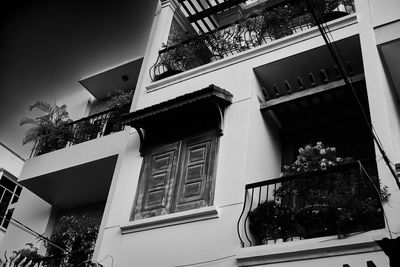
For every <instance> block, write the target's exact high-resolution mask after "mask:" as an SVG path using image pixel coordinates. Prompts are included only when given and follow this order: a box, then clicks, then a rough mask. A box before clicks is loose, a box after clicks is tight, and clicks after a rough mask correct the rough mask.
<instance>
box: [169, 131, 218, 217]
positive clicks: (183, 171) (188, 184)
mask: <svg viewBox="0 0 400 267" xmlns="http://www.w3.org/2000/svg"><path fill="white" fill-rule="evenodd" d="M217 142H218V139H217V137H216V136H215V135H208V136H202V137H196V138H193V139H189V140H187V141H186V142H183V144H182V155H181V160H180V163H179V165H180V167H181V168H180V177H179V184H178V185H177V188H176V193H175V195H176V196H175V204H174V207H175V208H174V211H173V212H178V211H183V210H189V209H195V208H199V207H204V206H208V205H211V204H212V201H213V186H214V185H213V183H214V176H215V174H214V166H215V159H216V150H217Z"/></svg>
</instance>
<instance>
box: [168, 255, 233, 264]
mask: <svg viewBox="0 0 400 267" xmlns="http://www.w3.org/2000/svg"><path fill="white" fill-rule="evenodd" d="M233 257H236V255H229V256H225V257H222V258H217V259H213V260H208V261H201V262H196V263H189V264H183V265H175V267H189V266H198V265H202V264H207V263H213V262H216V261H221V260H227V259H229V258H233Z"/></svg>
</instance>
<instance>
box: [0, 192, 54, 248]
mask: <svg viewBox="0 0 400 267" xmlns="http://www.w3.org/2000/svg"><path fill="white" fill-rule="evenodd" d="M50 213H51V205H50V204H48V203H47V202H45V201H44V200H42V199H41V198H39V197H38V196H36V195H35V194H33V193H32V192H30V191H29V190H27V189H23V190H22V193H21V196H20V198H19V200H18V203H17V205H16V207H15V211H14V214H13V217H12V218H13V219H15V220H18V221H19V222H21V223H23V224H25V225H26V226H28V227H29V228H31V229H33V230H35V231H36V232H38V233H40V234H43V233H44V232H45V231H46V226H47V223H48V220H49V218H50ZM25 230H26V229H25ZM28 242H30V243H32V244H34V245H35V246H36V247H38V248H39V247H41V246H42V243H41V242H40V243H38V239H37V238H36V236H34V235H32V234H31V233H29V231H24V230H23V227H22V228H21V227H20V226H18V224H16V223H14V222H12V223H10V225H9V227H8V229H7V232H6V235H5V237H4V240H3V244H2V245H1V246H0V253H1V254H2V255H3V253H4V251H7V252H8V253H11V252H12V251H14V250H19V249H22V248H24V247H25V244H26V243H28Z"/></svg>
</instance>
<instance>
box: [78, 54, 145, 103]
mask: <svg viewBox="0 0 400 267" xmlns="http://www.w3.org/2000/svg"><path fill="white" fill-rule="evenodd" d="M142 62H143V58H138V59H135V60H131V61H129V62H127V63H123V64H120V65H118V66H114V67H111V68H108V69H106V70H103V71H101V72H98V73H96V74H92V75H89V76H86V77H84V78H82V79H80V80H79V83H80V84H82V85H83V87H85V88H86V89H87V90H88V91H89V92H90V93H91V94H92V95H93V96H94V97H95V98H96V99H102V98H106V97H108V96H110V95H111V94H112V93H113V92H114V91H115V90H118V89H130V90H131V89H135V87H136V83H137V80H138V77H139V72H140V68H141V66H142Z"/></svg>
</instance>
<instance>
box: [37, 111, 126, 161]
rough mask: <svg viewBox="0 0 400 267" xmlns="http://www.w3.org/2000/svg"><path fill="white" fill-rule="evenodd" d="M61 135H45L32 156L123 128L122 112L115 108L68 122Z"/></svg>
mask: <svg viewBox="0 0 400 267" xmlns="http://www.w3.org/2000/svg"><path fill="white" fill-rule="evenodd" d="M60 128H61V131H62V132H63V133H62V134H60V135H59V136H55V137H54V136H43V137H42V138H41V139H40V140H39V141H37V142H36V143H35V145H34V147H33V149H32V153H31V156H30V157H34V156H38V155H41V154H45V153H48V152H51V151H55V150H58V149H61V148H65V147H68V146H72V145H75V144H79V143H82V142H86V141H89V140H92V139H96V138H99V137H101V136H105V135H108V134H110V133H114V132H118V131H121V130H122V129H123V125H122V120H121V118H120V113H119V112H116V111H114V110H107V111H104V112H100V113H97V114H95V115H91V116H88V117H85V118H82V119H79V120H77V121H74V122H71V123H68V124H66V125H64V126H62V127H60Z"/></svg>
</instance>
